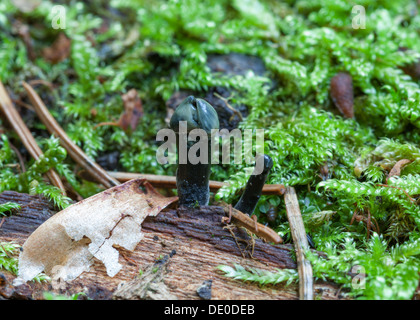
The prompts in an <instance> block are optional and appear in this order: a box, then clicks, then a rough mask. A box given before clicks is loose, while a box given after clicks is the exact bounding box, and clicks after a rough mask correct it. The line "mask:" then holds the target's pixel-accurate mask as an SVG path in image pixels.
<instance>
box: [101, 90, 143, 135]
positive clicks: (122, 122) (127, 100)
mask: <svg viewBox="0 0 420 320" xmlns="http://www.w3.org/2000/svg"><path fill="white" fill-rule="evenodd" d="M121 97H122V99H123V102H124V112H123V113H122V114H121V116H120V119H119V120H118V122H101V123H98V124H97V125H96V126H95V127H94V128H97V127H99V126H118V127H120V128H121V129H123V130H124V131H126V130H127V129H128V127H130V128H131V130H133V131H134V130H135V129H136V127H137V124H138V123H139V119H140V118H141V117H142V116H143V104H142V103H141V99H140V97H139V95H138V93H137V91H136V89H131V90H130V91H128V92H127V93H125V94H123V95H122V96H121Z"/></svg>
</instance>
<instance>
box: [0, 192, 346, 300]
mask: <svg viewBox="0 0 420 320" xmlns="http://www.w3.org/2000/svg"><path fill="white" fill-rule="evenodd" d="M6 201H14V202H17V203H20V204H21V205H22V206H23V208H22V210H21V211H20V212H18V213H17V214H15V215H13V216H10V217H7V218H6V219H5V220H4V223H3V225H2V226H1V228H0V241H14V242H16V243H18V244H20V245H22V244H23V243H24V242H25V240H26V239H27V237H28V236H29V235H30V234H31V233H32V232H33V230H34V229H35V228H36V227H37V226H39V225H40V224H41V223H43V222H44V221H45V220H46V219H47V218H48V217H49V215H50V214H51V213H53V208H51V207H50V206H49V204H48V203H47V202H46V201H45V200H44V199H43V198H42V197H39V196H29V195H26V194H18V193H16V192H4V193H2V194H0V203H4V202H6ZM224 215H225V210H224V208H222V207H215V206H206V207H201V208H198V209H176V208H170V209H166V210H165V211H162V212H161V213H160V214H158V215H157V216H156V217H148V218H147V219H146V220H145V221H144V222H143V226H142V231H143V232H144V234H145V235H144V238H143V240H142V241H140V243H139V244H138V245H137V247H136V249H135V250H134V251H132V252H130V251H127V250H125V249H123V248H118V249H119V251H120V258H119V262H120V263H121V264H122V265H123V269H122V270H121V271H120V272H119V273H118V274H117V275H116V276H115V277H113V278H111V277H109V276H108V275H107V273H106V270H105V267H104V266H103V264H102V263H101V262H99V261H95V262H94V264H93V266H92V268H91V270H90V271H89V272H85V273H83V274H81V275H80V276H79V277H78V278H77V279H75V280H73V281H71V282H68V283H60V284H59V285H57V283H51V282H50V283H42V284H39V283H35V282H29V283H27V284H24V285H20V286H17V287H14V286H13V285H12V280H13V279H14V276H13V275H11V274H10V273H8V272H5V271H2V270H0V273H2V274H3V277H1V276H0V278H1V279H0V297H3V298H20V299H25V298H26V299H28V298H34V299H40V298H42V296H43V292H45V291H51V292H54V293H59V294H66V295H71V294H74V293H78V292H84V293H85V294H86V295H87V296H88V297H89V298H91V299H113V298H114V299H121V298H125V299H128V298H146V299H151V298H162V294H166V296H169V297H173V298H177V299H202V298H203V296H209V294H210V295H211V298H212V299H298V287H297V286H296V285H290V286H283V285H276V286H271V285H268V286H264V287H261V286H258V285H256V284H253V283H244V282H241V281H237V280H232V279H229V278H226V277H225V276H224V275H223V274H221V272H220V271H218V270H217V269H216V267H217V266H218V265H231V266H232V265H233V264H240V265H242V266H244V267H245V268H247V267H248V268H258V269H264V270H269V271H273V272H275V271H276V269H277V268H296V263H295V261H294V260H293V258H292V255H291V253H292V252H293V248H292V246H291V245H288V244H286V245H271V244H268V243H264V242H263V241H262V240H260V239H256V240H255V246H254V248H253V254H252V253H251V252H252V241H251V239H250V236H249V233H247V232H246V231H245V230H244V229H242V228H239V227H236V226H232V227H231V231H232V232H233V235H234V236H235V238H233V236H232V234H231V232H230V231H229V230H227V229H226V228H224V227H225V226H226V225H224V224H222V223H221V219H222V217H223V216H224ZM238 245H239V246H240V248H238ZM244 253H245V257H243V254H244ZM165 257H166V258H165ZM165 259H166V260H165ZM163 260H165V263H164V264H162V263H161V265H164V269H162V270H164V272H163V273H162V274H159V277H160V278H159V279H160V280H159V281H158V282H161V283H163V284H164V287H163V289H162V287H160V288H158V289H156V288H157V287H156V286H152V289H153V288H154V289H153V290H154V291H153V292H146V293H145V291H144V290H143V291H141V284H142V281H141V280H144V281H149V282H150V281H151V282H156V281H155V280H156V279H157V278H153V277H152V278H153V279H152V280H150V270H154V269H153V268H156V266H157V265H156V263H158V264H159V263H160V262H159V261H163ZM147 275H149V278H148V277H147ZM147 279H148V280H147ZM210 280H211V281H210ZM205 281H207V282H206V283H207V285H208V284H210V286H208V288H207V291H210V292H207V293H206V295H199V293H198V292H197V290H199V288H202V287H203V282H205ZM53 285H54V286H53ZM130 286H131V287H132V288H133V289H132V290H131V291H130V290H129V288H130ZM123 288H124V289H123ZM149 288H150V286H149ZM338 292H339V291H338V286H336V285H334V284H331V283H326V282H317V283H315V284H314V294H315V298H320V299H339V298H342V296H341V295H337V293H338Z"/></svg>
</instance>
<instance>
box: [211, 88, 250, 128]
mask: <svg viewBox="0 0 420 320" xmlns="http://www.w3.org/2000/svg"><path fill="white" fill-rule="evenodd" d="M213 94H214V95H215V96H216V97H217V98H219V99H220V100H222V101H223V102H224V103H225V104H226V106H227V107H228V109H229V110H231V111H232V112H233V114H236V115H237V116H238V118H239V120H241V121H242V120H243V118H242V113H241V112H240V111H239V110H236V109H235V108H234V107H232V106H231V105H230V104H229V102H228V99H226V98H224V97H222V96H221V95H220V94H218V93H217V92H214V93H213ZM232 120H233V116H232V117H231V118H230V119H229V121H232Z"/></svg>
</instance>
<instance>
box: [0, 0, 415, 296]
mask: <svg viewBox="0 0 420 320" xmlns="http://www.w3.org/2000/svg"><path fill="white" fill-rule="evenodd" d="M66 3H68V4H65V5H64V6H65V8H66V18H67V21H66V22H67V23H66V24H67V28H66V29H64V30H54V29H52V28H51V17H50V13H51V8H52V6H53V5H54V3H53V1H42V4H41V5H40V6H39V7H37V8H36V9H35V10H34V11H33V12H31V13H23V12H20V11H19V10H18V9H16V8H15V7H14V6H13V5H12V4H11V2H10V0H5V1H2V2H1V4H0V29H1V30H2V32H0V46H1V50H0V78H1V79H2V81H3V82H4V83H5V84H6V85H7V86H8V87H9V88H10V89H12V90H13V92H15V93H16V94H18V95H19V94H20V93H22V89H21V88H20V81H21V80H23V79H25V80H31V79H43V80H46V81H48V82H51V83H53V84H54V88H53V89H52V90H50V89H47V88H44V87H38V88H37V90H38V91H40V93H41V94H42V95H43V97H44V98H45V99H48V106H49V108H50V110H51V112H52V113H53V114H54V116H55V117H56V119H57V120H58V122H59V123H60V125H61V126H62V127H63V128H64V129H65V130H66V132H67V133H68V134H69V136H70V137H71V138H72V139H73V140H74V141H75V142H76V143H77V144H78V145H79V146H80V147H82V148H83V150H84V151H85V152H86V153H87V154H88V155H89V156H91V157H93V158H95V159H97V158H99V157H101V156H104V155H105V156H106V155H107V154H109V153H112V152H114V151H116V150H118V151H119V164H118V169H120V170H125V171H132V172H142V173H156V174H170V175H174V173H175V166H171V165H167V166H161V165H159V164H158V163H157V161H156V157H155V153H156V147H157V145H156V141H155V136H156V132H157V131H158V130H159V129H161V128H163V127H165V126H166V124H165V121H164V119H165V116H166V108H165V102H166V101H167V100H168V99H169V98H170V97H171V96H172V94H173V93H174V92H176V91H179V90H191V91H194V92H197V93H202V96H205V93H206V92H208V91H209V90H210V89H211V88H215V87H223V88H225V89H227V90H229V91H230V92H231V93H232V95H231V96H230V97H229V103H230V104H232V105H244V106H246V107H247V109H248V113H249V114H248V116H247V117H246V118H245V119H244V121H242V122H241V123H240V124H239V127H240V128H242V129H253V130H255V129H264V130H265V131H264V132H265V150H264V152H265V153H266V154H267V155H269V156H270V157H271V158H272V159H273V161H274V166H273V169H272V171H271V173H270V175H269V177H268V182H269V183H283V184H285V185H290V186H294V187H295V188H296V190H297V193H298V196H299V201H300V204H301V209H302V212H303V216H304V219H305V222H306V226H307V231H308V232H309V233H310V234H311V235H312V237H313V239H314V242H315V244H316V246H317V249H318V250H322V251H324V252H326V254H327V257H328V259H324V258H322V257H315V256H312V255H311V256H310V258H311V260H312V261H313V264H314V270H315V274H316V275H317V277H319V278H326V279H330V280H333V281H336V282H338V283H343V284H344V285H345V287H346V288H348V289H349V290H350V291H351V293H352V294H353V295H355V296H357V297H361V298H366V299H381V298H383V299H390V298H391V299H400V298H401V299H409V298H411V297H412V296H413V295H414V292H415V289H416V287H417V284H418V280H419V274H418V267H419V260H418V258H419V251H418V248H419V247H418V239H419V238H420V231H419V222H420V220H419V218H420V212H419V206H418V204H417V202H418V198H419V194H420V191H419V189H418V185H419V182H420V171H419V170H420V165H419V143H420V135H419V131H418V128H419V121H420V109H419V105H420V90H419V82H418V81H419V79H418V78H416V76H415V72H410V70H409V69H410V68H413V64H414V63H417V61H418V59H419V57H420V40H419V36H418V28H419V25H420V17H419V15H417V14H415V13H414V12H417V2H416V1H414V0H400V1H370V0H361V1H359V2H358V4H359V5H362V6H364V8H365V11H366V28H365V29H353V28H352V18H353V17H354V15H353V14H352V5H351V4H350V3H349V2H348V1H345V0H340V1H337V0H323V1H321V0H300V1H282V2H277V1H270V0H267V1H262V0H259V1H258V0H248V1H241V0H235V1H227V0H205V1H193V0H184V1H163V0H156V1H139V0H135V1H134V0H121V1H117V0H114V1H110V2H108V1H91V2H89V5H87V4H84V3H82V2H77V1H68V2H66ZM17 19H18V20H20V21H21V22H23V23H26V24H29V25H30V26H31V28H30V35H31V38H32V41H33V42H32V45H33V50H34V52H35V53H37V54H36V58H35V59H34V60H33V61H31V60H29V59H28V57H27V56H28V55H27V53H28V52H27V50H28V49H27V47H26V46H25V43H24V42H23V41H22V39H21V38H19V37H18V36H17V34H16V32H15V31H14V29H13V21H15V20H17ZM59 32H64V33H65V34H66V36H67V37H68V38H69V39H71V54H70V56H69V57H68V58H67V59H64V60H63V61H61V62H58V63H56V64H54V65H52V64H50V63H49V62H47V61H46V60H45V59H43V58H42V55H41V54H38V53H40V52H41V50H42V48H45V47H46V46H50V45H51V43H52V42H53V40H54V39H55V38H56V37H57V36H58V34H59ZM229 53H240V54H244V55H248V56H255V57H258V58H259V59H261V60H262V61H263V62H264V64H265V68H266V70H265V73H263V74H259V75H256V74H254V73H252V72H247V73H244V74H240V75H233V76H232V75H227V74H223V73H218V72H212V70H211V68H210V67H209V66H208V64H207V60H208V59H207V58H208V56H210V55H211V56H214V55H222V54H229ZM338 72H346V73H347V74H349V75H351V77H352V79H353V86H354V92H355V100H354V101H355V109H354V112H355V119H347V120H346V119H344V118H342V116H341V115H340V113H339V112H338V110H336V109H335V107H334V105H333V103H332V101H331V99H330V98H329V84H330V79H331V78H332V77H333V76H334V75H335V74H337V73H338ZM406 73H407V74H406ZM408 74H410V75H411V76H409V75H408ZM131 88H136V89H137V91H138V92H139V95H140V97H141V99H142V101H143V106H144V117H143V118H142V119H141V121H140V123H139V125H138V126H137V128H136V129H135V130H134V131H131V132H130V131H124V130H122V129H121V128H120V127H116V126H99V127H95V125H96V124H99V123H103V122H110V121H116V120H117V119H118V118H119V116H120V114H121V113H122V112H123V101H122V99H121V94H122V93H124V92H126V91H128V90H129V89H131ZM197 96H199V94H197ZM24 116H25V118H26V120H28V121H27V123H28V125H29V126H30V127H31V130H33V132H34V134H35V135H36V138H37V139H38V140H39V141H40V142H42V143H43V144H44V145H45V149H44V151H45V153H46V154H47V153H48V152H49V154H54V155H56V156H54V157H50V158H49V159H50V160H49V161H46V159H44V160H42V161H41V162H40V163H33V164H31V163H29V162H30V160H29V157H26V159H27V161H28V164H29V168H30V169H29V170H28V171H29V173H21V174H18V175H16V171H14V170H16V169H13V168H14V167H12V166H10V164H13V163H16V162H17V159H16V157H15V155H14V152H13V151H12V150H10V149H8V147H7V141H8V140H10V141H13V143H14V144H16V145H18V144H19V142H18V140H17V139H16V137H15V136H14V135H13V134H12V133H11V132H10V131H7V130H6V129H4V130H5V131H7V139H5V138H4V139H3V142H2V149H1V151H0V163H1V164H2V165H3V166H2V167H1V168H0V174H1V184H0V189H1V190H6V189H13V190H18V191H22V192H30V191H32V192H36V193H44V194H46V195H49V196H50V198H51V199H53V200H54V201H56V203H57V204H58V205H60V206H62V207H64V206H65V205H66V200H64V199H62V198H60V197H59V196H58V195H57V194H56V193H55V189H54V188H53V187H50V186H49V185H47V184H46V183H44V182H42V179H41V178H40V177H41V174H42V172H45V170H47V169H48V168H50V167H55V168H56V169H57V171H59V173H60V174H61V175H64V176H65V177H66V179H67V180H68V181H69V183H70V184H71V185H72V186H73V187H74V189H75V190H77V192H78V193H79V194H81V195H82V196H89V195H91V194H93V193H95V192H97V191H98V190H99V188H98V186H96V185H95V184H92V183H90V182H87V181H85V180H83V179H82V178H80V177H79V176H76V175H75V174H74V171H73V166H74V163H72V162H71V160H70V159H68V158H66V159H65V160H64V162H63V158H64V154H63V153H62V152H61V150H60V147H59V146H58V145H57V144H54V143H53V140H51V139H49V137H48V135H46V131H45V128H44V127H43V126H42V125H41V124H40V123H39V121H37V120H36V118H35V119H34V116H33V114H31V112H25V114H24ZM48 141H49V142H48ZM46 150H49V151H46ZM54 159H56V160H58V159H60V160H59V161H55V160H54ZM401 159H409V160H411V161H412V162H411V163H410V164H408V165H406V166H405V167H403V169H402V171H401V174H400V176H399V177H393V178H390V179H389V181H388V184H389V186H392V187H384V186H381V185H382V184H385V179H386V177H387V174H388V172H389V170H390V169H391V168H392V166H393V165H394V164H395V163H396V162H397V161H398V160H401ZM8 164H9V165H8ZM109 169H115V167H114V168H109ZM321 169H322V170H321ZM212 179H218V180H226V179H228V180H229V182H230V183H231V186H230V187H229V188H223V189H221V190H220V191H219V193H218V194H217V198H219V199H223V200H226V201H229V202H233V203H234V202H236V201H237V200H238V199H239V196H240V190H241V189H242V188H243V187H244V186H245V184H246V181H247V174H246V172H245V166H244V165H230V166H227V165H215V166H213V176H212ZM34 181H36V182H34ZM273 210H274V211H275V212H276V214H277V218H275V216H274V220H275V222H274V224H273V227H274V228H275V229H276V230H278V231H279V232H281V233H282V234H283V235H287V234H288V233H289V232H290V230H289V227H288V223H287V219H286V215H285V209H284V204H283V201H282V199H281V198H279V197H275V196H264V197H262V198H261V200H260V202H259V205H258V207H257V209H256V213H257V214H258V215H259V219H260V220H263V221H264V219H266V218H265V213H267V212H273ZM355 211H356V213H357V214H358V215H360V216H363V215H367V212H369V213H370V215H371V217H373V218H375V220H376V221H377V223H378V226H379V234H378V235H376V234H370V240H366V238H367V227H366V223H365V222H363V220H360V222H356V223H353V224H350V222H351V219H352V216H353V213H354V212H355ZM270 220H271V221H273V218H272V217H271V218H270ZM356 264H358V265H361V266H363V267H364V268H365V271H366V277H367V278H366V285H367V287H366V289H365V290H358V289H354V288H353V287H352V280H353V278H352V277H351V276H350V275H349V274H348V272H349V271H350V270H351V269H352V267H353V266H354V265H356ZM238 270H239V271H238V272H241V270H242V269H238ZM288 274H289V273H287V272H286V273H282V274H281V275H280V274H279V275H278V276H277V277H275V276H272V275H266V274H258V272H257V273H256V274H255V275H254V277H253V280H254V281H258V280H256V279H258V276H260V277H261V281H259V282H261V283H263V282H267V281H266V279H270V278H272V279H277V280H273V281H278V279H283V278H284V279H286V278H287V275H288ZM248 276H249V275H248ZM244 277H245V276H244ZM244 277H242V279H244ZM290 277H291V278H293V277H295V275H294V274H293V273H290ZM239 278H241V277H239Z"/></svg>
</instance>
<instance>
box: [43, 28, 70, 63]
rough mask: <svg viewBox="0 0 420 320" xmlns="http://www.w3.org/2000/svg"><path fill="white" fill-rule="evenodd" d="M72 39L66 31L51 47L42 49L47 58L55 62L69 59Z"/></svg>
mask: <svg viewBox="0 0 420 320" xmlns="http://www.w3.org/2000/svg"><path fill="white" fill-rule="evenodd" d="M70 50H71V40H70V39H69V38H67V37H66V35H65V34H64V33H60V34H59V36H58V37H57V39H56V40H55V41H54V43H53V44H52V45H51V47H47V48H45V49H44V50H42V56H43V57H44V59H45V60H47V61H49V62H51V63H53V64H55V63H58V62H60V61H63V60H65V59H67V58H68V57H69V55H70Z"/></svg>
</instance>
